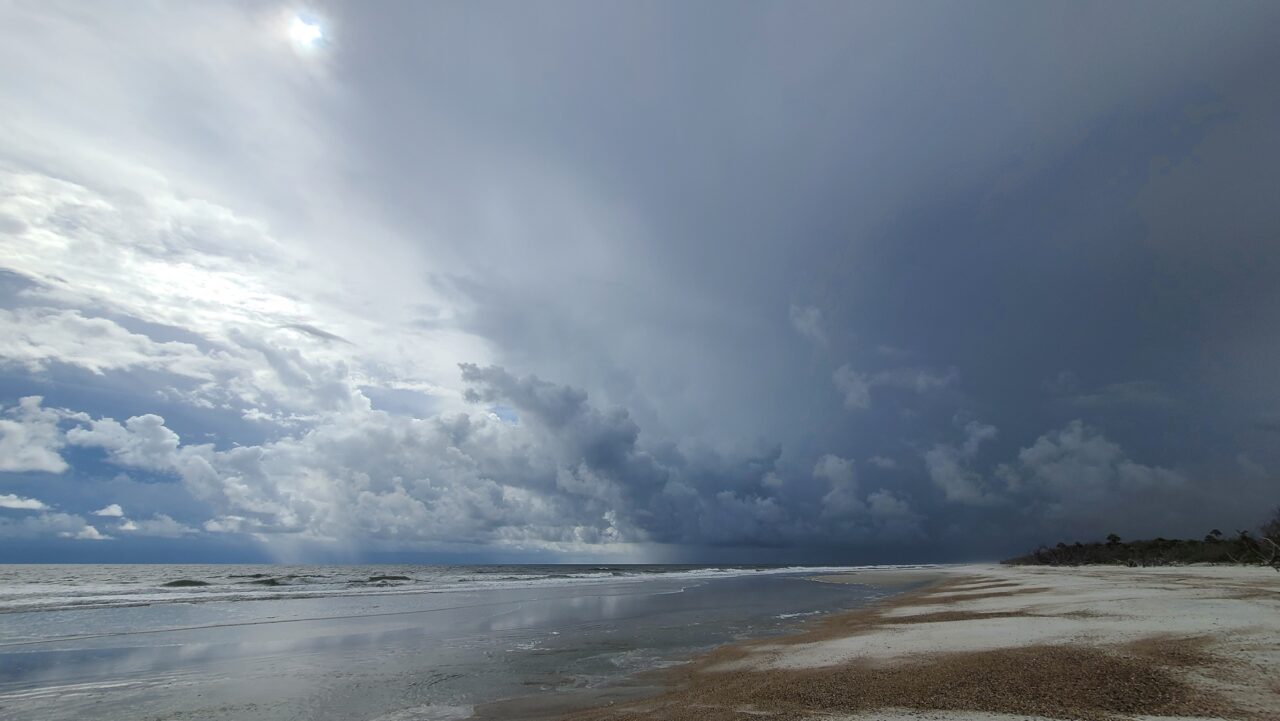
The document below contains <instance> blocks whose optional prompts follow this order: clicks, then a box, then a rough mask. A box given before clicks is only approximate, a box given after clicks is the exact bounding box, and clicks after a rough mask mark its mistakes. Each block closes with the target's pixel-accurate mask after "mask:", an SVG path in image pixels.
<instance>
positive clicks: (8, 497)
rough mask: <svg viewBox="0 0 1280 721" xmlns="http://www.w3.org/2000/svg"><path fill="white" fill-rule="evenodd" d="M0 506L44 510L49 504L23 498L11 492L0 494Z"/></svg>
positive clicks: (25, 509) (22, 509)
mask: <svg viewBox="0 0 1280 721" xmlns="http://www.w3.org/2000/svg"><path fill="white" fill-rule="evenodd" d="M0 508H12V509H14V510H18V511H44V510H48V508H49V506H47V505H45V504H44V503H43V502H41V501H38V500H36V499H34V498H23V497H22V496H16V495H14V494H12V493H5V494H0Z"/></svg>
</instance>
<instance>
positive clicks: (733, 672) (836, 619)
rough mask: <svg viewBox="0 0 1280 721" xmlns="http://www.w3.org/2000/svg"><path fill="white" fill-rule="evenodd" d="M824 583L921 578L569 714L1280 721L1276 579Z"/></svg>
mask: <svg viewBox="0 0 1280 721" xmlns="http://www.w3.org/2000/svg"><path fill="white" fill-rule="evenodd" d="M822 580H824V581H826V582H842V583H876V584H883V583H902V584H909V583H913V582H921V581H927V580H932V581H934V583H933V585H931V586H929V587H928V588H925V589H922V590H917V591H912V592H908V593H905V594H902V595H899V596H896V597H894V598H892V599H890V600H888V601H886V602H884V603H882V604H880V605H878V606H875V607H872V608H868V609H863V610H859V611H855V612H852V613H848V614H841V615H839V616H833V617H830V618H827V619H823V620H821V621H818V622H816V623H814V624H811V625H810V626H809V627H807V628H806V629H805V630H804V631H803V632H802V633H800V634H798V635H796V636H793V637H788V638H785V639H776V638H775V639H767V640H762V641H755V642H748V643H743V644H735V645H732V646H726V647H724V648H721V649H718V650H716V651H714V652H712V653H710V654H707V655H706V656H704V657H701V658H699V659H696V660H695V661H693V662H692V663H690V664H687V665H685V666H682V667H680V668H679V669H677V670H674V671H672V672H670V673H669V676H668V678H667V683H668V686H669V690H667V691H666V692H664V693H662V694H659V695H656V696H651V697H648V698H643V699H636V700H622V699H619V700H617V701H616V702H615V703H613V704H612V705H610V706H608V707H606V708H598V709H592V710H589V711H583V712H579V713H575V714H571V715H569V716H567V717H566V718H569V719H573V721H604V720H606V719H608V720H610V721H629V720H636V721H639V720H642V719H643V720H645V721H657V720H658V719H663V720H667V719H669V720H672V721H679V720H682V719H697V721H721V720H728V719H739V720H741V719H753V720H754V719H786V720H788V721H790V720H795V721H802V720H808V719H815V720H816V719H824V720H827V721H835V720H840V721H852V720H854V719H857V720H858V721H871V720H873V719H892V720H895V721H897V720H900V719H922V720H923V719H936V720H937V721H978V720H987V719H1008V720H1010V721H1012V720H1013V719H1043V718H1059V719H1089V720H1093V719H1096V720H1099V721H1106V720H1109V719H1116V718H1148V717H1152V718H1154V717H1160V718H1170V717H1178V718H1228V719H1250V720H1254V719H1256V720H1258V721H1262V720H1266V721H1280V574H1277V573H1276V572H1275V571H1273V570H1271V569H1266V568H1246V567H1176V568H1158V569H1132V568H1121V567H1090V568H1082V569H1066V568H1043V567H1002V566H961V567H948V568H943V569H941V570H938V569H931V570H929V571H921V572H918V575H916V576H915V577H914V580H913V578H912V577H911V576H910V572H903V571H894V572H892V575H891V576H883V577H882V576H880V575H877V573H875V572H863V573H858V574H848V575H844V576H837V577H825V578H823V579H822Z"/></svg>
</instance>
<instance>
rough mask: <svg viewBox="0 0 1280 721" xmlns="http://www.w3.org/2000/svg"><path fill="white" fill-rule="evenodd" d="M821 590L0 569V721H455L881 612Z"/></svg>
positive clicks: (502, 574)
mask: <svg viewBox="0 0 1280 721" xmlns="http://www.w3.org/2000/svg"><path fill="white" fill-rule="evenodd" d="M838 570H847V567H742V566H689V565H681V566H657V565H647V566H639V565H636V566H630V565H624V564H613V565H578V564H537V565H503V566H497V565H494V566H480V565H473V566H403V565H368V566H364V565H362V566H276V565H221V564H200V565H182V566H173V565H144V564H129V565H120V566H117V565H88V566H83V565H63V564H59V565H42V566H32V565H6V566H0V719H24V720H33V721H34V720H37V719H50V720H59V719H80V718H94V719H102V720H103V721H111V720H113V719H119V720H120V721H124V720H125V719H128V720H129V721H133V720H134V719H140V718H146V719H152V718H155V719H165V718H178V717H181V718H199V719H217V720H222V719H245V718H250V719H334V720H335V721H337V720H338V719H342V720H344V721H360V720H367V721H434V720H439V719H459V718H466V717H468V716H469V715H470V712H471V708H472V707H473V706H475V705H477V704H481V703H486V702H489V701H494V700H498V699H502V698H509V697H514V696H524V695H528V694H537V693H552V692H563V691H570V690H574V689H593V688H600V687H602V686H606V685H609V684H613V683H616V682H618V681H620V680H622V679H624V678H626V677H627V676H629V675H631V674H634V673H636V672H639V671H644V670H649V669H654V668H660V667H662V666H664V665H670V664H672V663H677V662H679V661H680V660H681V659H684V658H687V657H688V656H690V655H692V654H694V653H697V652H699V651H701V650H705V649H708V648H711V647H713V646H716V645H719V644H723V643H726V642H731V641H734V640H739V639H743V638H750V637H756V636H761V635H768V634H774V633H782V632H785V631H786V630H788V629H791V628H794V627H795V625H796V624H798V623H799V622H801V621H803V620H804V619H805V618H809V617H812V616H816V615H819V614H824V613H830V612H834V611H839V610H843V609H847V608H853V607H856V606H859V605H862V604H864V603H866V602H868V601H869V600H872V599H875V598H880V597H883V596H884V595H887V594H888V593H890V591H889V590H888V589H885V588H877V587H871V586H842V585H836V584H825V583H816V582H813V581H810V580H806V579H807V578H808V577H810V576H812V575H814V574H815V573H821V572H828V571H838ZM388 576H389V577H393V578H381V577H388ZM400 576H403V577H405V578H406V579H407V580H400V579H399V578H396V577H400ZM175 581H185V582H198V583H203V584H208V585H186V584H185V583H183V584H174V582H175ZM166 584H170V585H166ZM894 590H897V589H894Z"/></svg>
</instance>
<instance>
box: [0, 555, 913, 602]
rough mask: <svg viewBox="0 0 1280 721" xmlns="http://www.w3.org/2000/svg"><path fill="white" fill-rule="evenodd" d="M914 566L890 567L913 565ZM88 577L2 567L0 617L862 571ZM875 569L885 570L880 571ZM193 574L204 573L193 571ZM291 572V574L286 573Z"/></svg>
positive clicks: (144, 569)
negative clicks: (136, 608) (35, 613)
mask: <svg viewBox="0 0 1280 721" xmlns="http://www.w3.org/2000/svg"><path fill="white" fill-rule="evenodd" d="M915 567H919V566H895V567H894V568H915ZM92 568H93V569H94V571H93V573H92V574H91V575H90V577H83V578H77V577H75V576H68V574H67V571H66V568H65V567H41V566H30V567H15V566H8V567H4V568H3V573H0V614H3V613H30V612H50V611H66V610H88V609H95V608H121V607H130V606H147V605H156V604H171V603H184V604H190V603H218V602H221V603H236V602H245V601H266V600H273V599H303V598H324V597H334V596H399V595H406V594H432V593H448V592H457V591H468V592H471V591H480V590H488V589H519V588H542V587H555V586H565V585H576V584H606V583H627V582H632V581H642V580H645V579H654V578H662V579H672V580H686V581H690V582H697V581H700V580H704V579H711V578H727V577H732V576H744V575H757V574H767V575H772V574H801V573H803V574H822V573H838V572H848V571H853V570H857V569H859V568H867V567H866V566H860V567H859V566H821V567H814V566H769V567H764V566H700V567H695V566H621V565H616V566H570V567H564V566H454V567H446V566H422V567H416V566H395V567H377V566H374V567H370V566H348V567H323V568H321V567H292V568H280V569H279V570H278V572H277V573H267V572H264V571H258V570H252V569H244V570H241V569H239V568H236V569H233V570H235V571H236V572H233V573H225V572H221V573H215V572H214V571H215V569H216V570H221V569H217V567H208V566H206V567H199V566H174V567H166V566H128V567H119V568H118V569H113V567H110V566H101V567H92ZM879 568H884V567H883V566H881V567H879ZM196 571H203V573H198V572H196ZM284 571H290V572H284Z"/></svg>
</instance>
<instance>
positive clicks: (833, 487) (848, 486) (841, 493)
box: [813, 453, 863, 516]
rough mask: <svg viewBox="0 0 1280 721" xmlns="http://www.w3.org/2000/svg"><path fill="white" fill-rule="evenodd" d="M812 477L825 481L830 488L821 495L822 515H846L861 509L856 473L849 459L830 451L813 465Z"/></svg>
mask: <svg viewBox="0 0 1280 721" xmlns="http://www.w3.org/2000/svg"><path fill="white" fill-rule="evenodd" d="M813 477H814V478H817V479H819V480H823V481H826V482H827V484H828V486H829V487H830V490H829V491H827V494H826V495H825V496H823V497H822V514H823V515H824V516H847V515H850V514H853V513H858V512H860V511H862V510H863V503H862V501H861V500H860V499H859V498H858V475H857V470H856V468H855V467H854V463H853V461H852V460H851V459H847V458H841V457H839V456H835V455H832V454H830V453H828V454H826V455H824V456H822V457H821V458H819V459H818V462H817V463H816V464H814V466H813Z"/></svg>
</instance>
